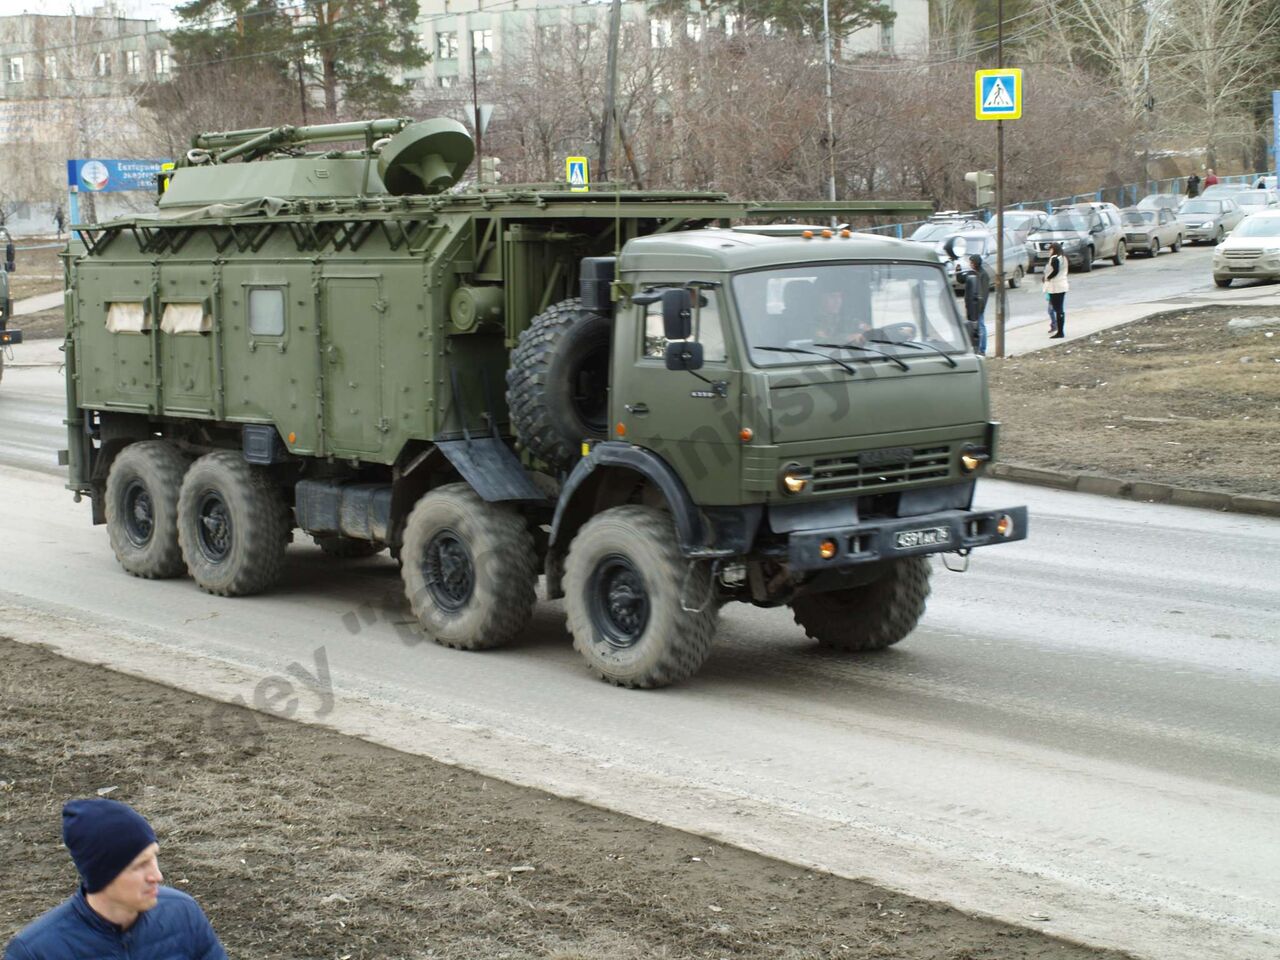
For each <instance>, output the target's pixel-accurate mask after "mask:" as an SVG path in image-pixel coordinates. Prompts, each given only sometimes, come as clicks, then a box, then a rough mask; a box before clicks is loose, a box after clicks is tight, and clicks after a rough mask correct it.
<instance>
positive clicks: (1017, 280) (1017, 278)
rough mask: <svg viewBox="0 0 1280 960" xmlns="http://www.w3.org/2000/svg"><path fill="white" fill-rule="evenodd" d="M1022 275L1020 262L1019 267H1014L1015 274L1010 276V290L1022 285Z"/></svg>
mask: <svg viewBox="0 0 1280 960" xmlns="http://www.w3.org/2000/svg"><path fill="white" fill-rule="evenodd" d="M1022 276H1023V270H1022V265H1021V264H1019V265H1018V266H1017V267H1015V268H1014V271H1013V275H1012V276H1011V277H1009V289H1010V290H1015V289H1017V288H1018V287H1020V286H1022Z"/></svg>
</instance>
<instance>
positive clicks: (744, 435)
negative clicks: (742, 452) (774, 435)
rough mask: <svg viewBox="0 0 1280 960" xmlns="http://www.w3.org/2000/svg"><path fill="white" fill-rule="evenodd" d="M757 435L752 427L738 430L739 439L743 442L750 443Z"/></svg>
mask: <svg viewBox="0 0 1280 960" xmlns="http://www.w3.org/2000/svg"><path fill="white" fill-rule="evenodd" d="M755 436H756V434H755V431H754V430H752V429H751V428H750V427H743V428H742V429H741V430H739V431H738V439H739V440H741V441H742V442H743V443H750V442H751V441H752V440H754V439H755Z"/></svg>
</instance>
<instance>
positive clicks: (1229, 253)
mask: <svg viewBox="0 0 1280 960" xmlns="http://www.w3.org/2000/svg"><path fill="white" fill-rule="evenodd" d="M1222 255H1223V256H1224V257H1226V258H1227V259H1228V260H1256V259H1257V258H1258V257H1260V256H1262V251H1261V250H1252V249H1248V248H1245V247H1236V248H1235V249H1234V250H1223V251H1222Z"/></svg>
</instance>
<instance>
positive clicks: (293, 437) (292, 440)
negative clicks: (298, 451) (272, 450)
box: [289, 430, 298, 446]
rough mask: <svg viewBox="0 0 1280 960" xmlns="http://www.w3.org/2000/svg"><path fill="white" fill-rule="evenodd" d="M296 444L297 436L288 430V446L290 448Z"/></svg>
mask: <svg viewBox="0 0 1280 960" xmlns="http://www.w3.org/2000/svg"><path fill="white" fill-rule="evenodd" d="M297 442H298V435H297V434H296V433H294V432H293V431H292V430H290V431H289V445H290V446H292V445H293V444H295V443H297Z"/></svg>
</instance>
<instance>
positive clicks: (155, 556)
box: [103, 440, 191, 580]
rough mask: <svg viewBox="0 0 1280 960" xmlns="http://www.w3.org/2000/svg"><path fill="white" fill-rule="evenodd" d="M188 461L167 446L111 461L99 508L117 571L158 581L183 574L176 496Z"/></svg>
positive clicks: (146, 445) (136, 447)
mask: <svg viewBox="0 0 1280 960" xmlns="http://www.w3.org/2000/svg"><path fill="white" fill-rule="evenodd" d="M190 462H191V461H190V460H188V459H187V457H185V456H184V455H183V454H182V452H181V451H179V450H178V448H177V447H175V446H174V445H173V444H171V443H169V442H168V441H166V440H145V441H143V442H141V443H131V444H129V446H127V447H125V448H124V449H123V450H121V451H120V453H119V454H117V455H116V458H115V459H114V460H113V461H111V470H110V471H109V472H108V473H107V493H106V501H105V503H104V504H103V506H104V507H105V508H106V514H107V536H108V537H110V538H111V549H112V550H113V551H114V552H115V555H116V559H117V560H119V561H120V566H122V567H124V569H125V571H126V572H127V573H131V574H133V576H135V577H144V578H145V579H148V580H162V579H167V578H169V577H180V576H182V575H183V574H184V573H186V572H187V565H186V563H185V562H183V559H182V547H181V546H179V544H178V491H179V489H180V488H181V487H182V475H183V474H184V473H186V472H187V467H188V465H189V464H190Z"/></svg>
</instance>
